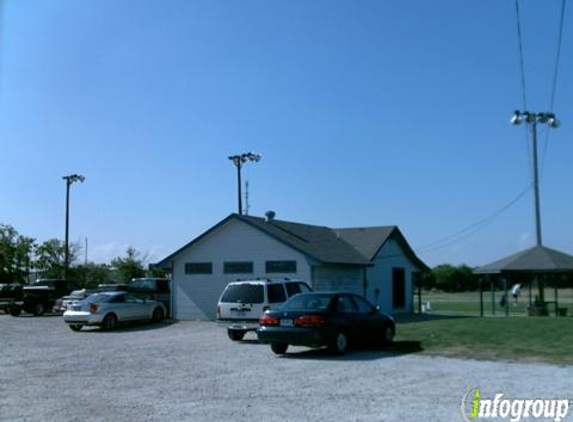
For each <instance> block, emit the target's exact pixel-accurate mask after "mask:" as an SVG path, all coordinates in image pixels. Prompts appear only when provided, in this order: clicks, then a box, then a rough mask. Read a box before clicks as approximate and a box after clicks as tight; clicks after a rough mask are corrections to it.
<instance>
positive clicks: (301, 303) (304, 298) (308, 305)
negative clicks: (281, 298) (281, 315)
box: [280, 293, 332, 311]
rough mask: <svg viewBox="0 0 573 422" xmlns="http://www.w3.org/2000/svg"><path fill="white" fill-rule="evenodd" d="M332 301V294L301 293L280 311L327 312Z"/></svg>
mask: <svg viewBox="0 0 573 422" xmlns="http://www.w3.org/2000/svg"><path fill="white" fill-rule="evenodd" d="M331 300H332V294H327V293H325V294H320V293H318V294H316V293H313V294H304V293H301V294H298V295H296V296H293V297H292V298H291V299H289V300H288V301H287V302H286V303H285V304H284V305H283V306H281V308H280V309H281V310H285V311H326V310H327V309H328V305H330V301H331Z"/></svg>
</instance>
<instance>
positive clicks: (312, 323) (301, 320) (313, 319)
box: [294, 315, 326, 327]
mask: <svg viewBox="0 0 573 422" xmlns="http://www.w3.org/2000/svg"><path fill="white" fill-rule="evenodd" d="M325 323H326V320H325V319H324V317H323V316H322V315H304V316H300V317H298V318H295V320H294V325H295V326H297V327H319V326H321V325H324V324H325Z"/></svg>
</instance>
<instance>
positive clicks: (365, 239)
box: [156, 214, 428, 270]
mask: <svg viewBox="0 0 573 422" xmlns="http://www.w3.org/2000/svg"><path fill="white" fill-rule="evenodd" d="M232 219H237V220H239V221H242V222H244V223H246V224H248V225H250V226H252V227H255V228H257V229H259V230H261V231H263V232H264V233H266V234H267V235H269V236H271V237H273V238H274V239H276V240H278V241H279V242H281V243H284V244H286V245H287V246H289V247H291V248H293V249H295V250H297V251H299V252H301V253H302V254H304V255H306V256H308V257H310V258H312V259H314V260H316V261H318V262H321V263H325V264H346V265H362V266H368V265H372V260H373V259H374V257H375V256H376V254H377V253H378V251H379V250H380V249H381V248H382V246H383V245H384V243H386V241H387V240H388V239H390V238H391V237H392V238H394V239H395V240H396V241H397V242H398V243H399V244H400V245H401V247H402V248H403V250H404V253H405V254H406V256H408V257H409V258H410V259H411V260H413V261H414V263H415V264H416V265H417V266H418V267H419V269H420V270H425V269H427V268H428V267H427V266H426V265H425V264H424V263H423V262H422V261H421V260H420V259H419V258H418V257H417V256H416V255H415V253H414V251H413V250H412V249H411V248H410V246H409V245H408V243H407V242H406V239H405V238H404V236H403V235H402V233H401V232H400V230H398V228H397V227H396V226H385V227H362V228H350V229H332V228H329V227H325V226H314V225H310V224H301V223H293V222H289V221H282V220H276V219H272V220H270V221H267V220H266V219H265V218H261V217H252V216H246V215H239V214H231V215H229V216H228V217H227V218H225V219H224V220H222V221H221V222H219V223H218V224H216V225H215V226H213V227H212V228H210V229H209V230H207V231H206V232H205V233H203V234H202V235H200V236H199V237H197V238H196V239H194V240H193V241H191V242H190V243H188V244H187V245H185V246H184V247H182V248H181V249H179V250H177V251H176V252H175V253H173V254H171V255H169V256H168V257H167V258H165V259H163V260H162V261H161V262H159V263H158V264H156V265H157V266H160V267H168V266H170V263H171V261H172V259H173V258H174V257H175V256H176V255H177V254H179V253H180V252H181V251H183V250H184V249H187V248H188V247H189V246H191V245H193V244H195V243H196V242H198V241H199V240H201V239H203V238H204V237H206V236H207V235H209V234H210V233H211V232H213V231H214V230H216V229H218V228H219V227H221V226H223V225H224V224H226V223H227V222H228V221H230V220H232Z"/></svg>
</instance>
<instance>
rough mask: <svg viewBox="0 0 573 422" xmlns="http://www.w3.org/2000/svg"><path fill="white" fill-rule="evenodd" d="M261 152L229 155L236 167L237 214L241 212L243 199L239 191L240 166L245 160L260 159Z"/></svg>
mask: <svg viewBox="0 0 573 422" xmlns="http://www.w3.org/2000/svg"><path fill="white" fill-rule="evenodd" d="M261 157H262V156H261V154H256V153H254V152H246V153H244V154H237V155H231V156H229V157H228V158H229V160H231V161H232V162H233V164H234V165H235V167H237V190H238V198H239V215H242V214H243V200H242V193H241V168H242V167H243V164H245V163H246V162H247V161H255V162H257V161H259V160H260V159H261Z"/></svg>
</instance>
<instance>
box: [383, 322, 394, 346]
mask: <svg viewBox="0 0 573 422" xmlns="http://www.w3.org/2000/svg"><path fill="white" fill-rule="evenodd" d="M393 341H394V330H393V329H392V327H390V326H389V325H388V326H387V327H386V328H385V329H384V344H385V345H388V344H391V343H392V342H393Z"/></svg>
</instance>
